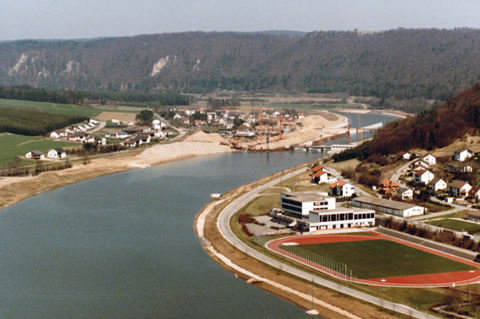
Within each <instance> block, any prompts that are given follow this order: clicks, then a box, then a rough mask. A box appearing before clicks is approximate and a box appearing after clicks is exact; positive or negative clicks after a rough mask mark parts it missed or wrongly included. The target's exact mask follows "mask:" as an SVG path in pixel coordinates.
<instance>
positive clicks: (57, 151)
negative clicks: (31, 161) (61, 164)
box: [47, 148, 67, 159]
mask: <svg viewBox="0 0 480 319" xmlns="http://www.w3.org/2000/svg"><path fill="white" fill-rule="evenodd" d="M47 157H48V158H57V159H61V158H67V152H65V150H63V149H61V148H54V149H51V150H49V151H48V153H47Z"/></svg>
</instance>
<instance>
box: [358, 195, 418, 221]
mask: <svg viewBox="0 0 480 319" xmlns="http://www.w3.org/2000/svg"><path fill="white" fill-rule="evenodd" d="M352 205H353V206H355V207H360V208H367V209H373V210H375V211H378V212H382V213H385V214H389V215H395V216H400V217H404V218H407V217H413V216H419V215H423V214H424V212H425V208H423V207H421V206H416V205H410V204H407V203H404V202H397V201H394V200H388V199H382V198H378V197H370V196H360V197H355V198H352Z"/></svg>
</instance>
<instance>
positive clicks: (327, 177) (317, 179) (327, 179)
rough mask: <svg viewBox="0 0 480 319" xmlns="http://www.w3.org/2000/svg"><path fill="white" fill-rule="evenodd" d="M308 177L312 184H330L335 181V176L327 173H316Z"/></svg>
mask: <svg viewBox="0 0 480 319" xmlns="http://www.w3.org/2000/svg"><path fill="white" fill-rule="evenodd" d="M310 177H311V178H312V183H318V184H320V183H332V182H335V181H336V180H337V178H336V177H335V176H333V175H332V174H330V173H329V172H325V171H321V170H320V171H318V172H315V173H313V174H310Z"/></svg>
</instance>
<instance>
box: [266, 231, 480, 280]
mask: <svg viewBox="0 0 480 319" xmlns="http://www.w3.org/2000/svg"><path fill="white" fill-rule="evenodd" d="M370 234H371V235H373V236H368V235H342V234H339V235H307V236H294V237H286V238H281V239H277V240H273V241H270V242H268V243H267V245H266V246H267V248H268V249H270V250H272V251H274V252H276V253H278V254H281V255H283V256H285V257H287V258H290V259H294V260H296V261H298V262H300V263H302V264H305V265H307V266H309V267H311V268H314V269H316V270H318V271H320V272H323V273H326V274H329V275H330V276H333V277H336V278H339V279H342V280H353V279H352V278H348V277H345V275H344V274H340V273H337V272H335V271H332V270H331V269H328V268H326V267H323V266H322V265H319V264H316V263H314V262H312V261H310V260H307V259H304V258H302V257H299V256H296V255H294V254H291V253H289V252H287V251H285V250H283V249H281V248H280V246H282V245H289V244H290V245H295V244H296V245H307V244H320V243H333V242H349V241H364V240H376V239H384V240H390V241H394V242H398V243H401V244H402V245H407V246H410V247H414V248H416V249H421V250H423V251H426V252H429V253H432V254H435V255H439V256H442V257H445V258H449V259H452V260H456V261H459V262H462V263H464V264H468V265H472V266H474V267H475V268H477V269H476V270H470V271H468V270H467V271H457V272H449V273H436V274H426V275H414V276H402V277H387V278H375V279H355V282H357V283H362V284H367V285H377V286H388V287H417V288H431V287H449V286H453V285H466V284H472V283H476V282H479V281H480V264H478V263H475V262H473V261H470V260H466V259H462V258H459V257H456V256H453V255H450V254H447V253H444V252H440V251H438V250H434V249H430V248H427V247H423V246H419V245H416V244H413V243H410V242H407V241H403V240H401V239H398V238H394V237H390V236H387V235H384V234H380V233H377V232H370Z"/></svg>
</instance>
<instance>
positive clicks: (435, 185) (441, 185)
mask: <svg viewBox="0 0 480 319" xmlns="http://www.w3.org/2000/svg"><path fill="white" fill-rule="evenodd" d="M428 187H429V188H431V189H433V191H435V192H436V191H440V190H444V189H447V183H446V182H445V181H444V180H443V179H441V178H440V177H435V178H434V179H432V180H431V181H430V183H428Z"/></svg>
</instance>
